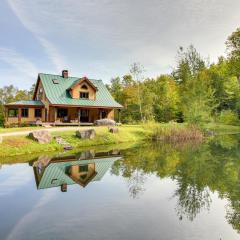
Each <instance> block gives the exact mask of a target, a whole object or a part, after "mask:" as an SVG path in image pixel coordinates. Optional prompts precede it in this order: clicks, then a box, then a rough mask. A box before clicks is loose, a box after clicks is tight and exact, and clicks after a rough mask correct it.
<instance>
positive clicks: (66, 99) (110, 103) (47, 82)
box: [39, 73, 122, 108]
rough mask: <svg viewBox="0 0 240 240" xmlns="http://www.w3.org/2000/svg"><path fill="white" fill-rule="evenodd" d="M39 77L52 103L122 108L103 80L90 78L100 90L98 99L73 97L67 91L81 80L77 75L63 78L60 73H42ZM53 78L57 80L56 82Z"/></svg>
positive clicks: (97, 93) (97, 94)
mask: <svg viewBox="0 0 240 240" xmlns="http://www.w3.org/2000/svg"><path fill="white" fill-rule="evenodd" d="M39 77H40V79H41V81H42V84H43V87H44V90H45V93H46V96H47V98H48V100H49V101H50V102H51V104H53V105H54V104H56V105H76V106H93V107H100V106H101V107H114V108H121V107H122V105H120V104H119V103H117V102H116V101H115V100H114V99H113V97H112V96H111V94H110V92H109V91H108V89H107V87H106V86H105V85H104V84H103V82H102V80H93V79H88V80H89V81H90V82H91V83H92V84H93V85H94V86H96V88H97V89H98V91H97V92H96V100H88V99H73V98H72V97H71V95H70V93H69V92H68V91H67V89H69V88H70V87H71V86H72V85H74V84H75V83H76V81H78V80H79V78H77V77H68V78H63V77H62V76H59V75H52V74H44V73H40V74H39ZM53 80H57V82H58V84H55V83H54V82H53Z"/></svg>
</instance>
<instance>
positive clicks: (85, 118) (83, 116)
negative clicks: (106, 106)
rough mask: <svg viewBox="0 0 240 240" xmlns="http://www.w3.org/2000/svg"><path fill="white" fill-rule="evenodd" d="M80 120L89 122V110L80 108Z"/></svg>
mask: <svg viewBox="0 0 240 240" xmlns="http://www.w3.org/2000/svg"><path fill="white" fill-rule="evenodd" d="M80 122H89V110H87V109H80Z"/></svg>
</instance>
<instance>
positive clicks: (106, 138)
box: [0, 123, 240, 158]
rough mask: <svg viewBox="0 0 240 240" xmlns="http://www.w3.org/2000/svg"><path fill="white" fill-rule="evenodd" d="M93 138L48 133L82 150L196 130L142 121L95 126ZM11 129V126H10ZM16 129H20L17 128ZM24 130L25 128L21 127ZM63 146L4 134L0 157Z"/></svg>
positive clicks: (191, 134) (184, 136)
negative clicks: (112, 129)
mask: <svg viewBox="0 0 240 240" xmlns="http://www.w3.org/2000/svg"><path fill="white" fill-rule="evenodd" d="M31 129H33V130H35V129H36V128H28V129H27V130H31ZM95 129H96V133H97V134H96V138H95V139H93V140H81V139H79V138H77V137H75V131H73V130H71V131H66V132H53V133H51V134H52V136H61V137H63V138H64V139H65V140H66V141H68V142H69V143H70V144H71V145H72V146H73V147H74V149H78V150H82V149H86V148H88V149H89V148H92V147H96V146H106V145H108V146H110V145H115V146H116V147H118V145H119V144H122V143H129V144H138V143H141V142H143V141H148V140H149V141H150V140H151V139H152V138H153V136H154V135H156V136H158V137H159V136H163V137H162V140H166V139H167V140H168V139H170V138H172V137H173V138H175V140H179V141H183V140H189V139H194V138H195V136H196V134H197V137H199V132H196V131H192V130H189V127H188V126H187V125H186V124H176V123H168V124H153V123H150V124H145V125H124V126H121V127H119V133H117V134H112V133H109V132H108V129H107V127H96V128H95ZM12 130H13V129H12ZM17 130H18V131H20V130H21V129H20V128H19V129H17ZM22 130H26V129H22ZM203 130H204V131H205V130H208V131H214V132H217V134H226V133H240V127H239V126H229V125H217V124H206V125H204V127H203ZM62 150H63V147H62V146H61V145H58V144H57V143H56V142H55V141H52V142H51V143H49V144H43V145H42V144H38V143H37V142H35V141H33V140H31V139H29V138H28V137H25V136H15V137H4V138H3V143H2V144H0V158H6V157H11V156H19V155H32V154H35V153H44V152H51V151H52V152H53V151H62Z"/></svg>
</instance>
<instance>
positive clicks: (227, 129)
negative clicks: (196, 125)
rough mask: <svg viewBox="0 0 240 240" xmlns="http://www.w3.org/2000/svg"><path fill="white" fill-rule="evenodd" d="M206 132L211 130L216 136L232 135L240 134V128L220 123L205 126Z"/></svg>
mask: <svg viewBox="0 0 240 240" xmlns="http://www.w3.org/2000/svg"><path fill="white" fill-rule="evenodd" d="M203 128H204V130H210V131H213V132H215V133H216V134H231V133H240V126H234V125H226V124H220V123H208V124H204V126H203Z"/></svg>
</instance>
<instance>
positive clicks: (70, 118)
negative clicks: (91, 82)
mask: <svg viewBox="0 0 240 240" xmlns="http://www.w3.org/2000/svg"><path fill="white" fill-rule="evenodd" d="M46 115H48V118H47V119H46V122H49V123H54V125H55V126H63V125H65V126H77V125H86V126H88V125H92V124H93V123H94V122H95V121H96V120H98V119H103V118H109V119H114V109H107V108H83V107H49V112H48V114H46ZM47 120H48V121H47Z"/></svg>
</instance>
